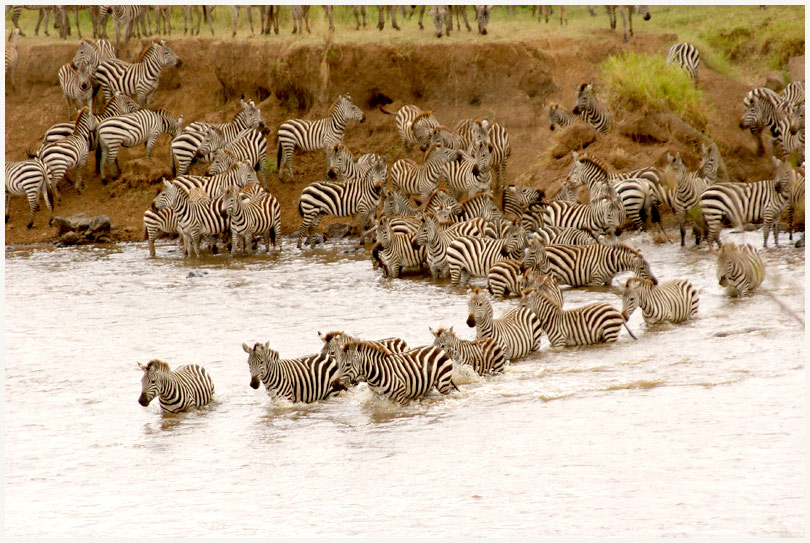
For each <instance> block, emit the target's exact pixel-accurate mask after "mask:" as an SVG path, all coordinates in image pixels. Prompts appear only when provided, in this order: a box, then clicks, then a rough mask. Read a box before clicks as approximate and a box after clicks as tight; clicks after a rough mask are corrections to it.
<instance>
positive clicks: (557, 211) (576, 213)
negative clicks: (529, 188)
mask: <svg viewBox="0 0 810 543" xmlns="http://www.w3.org/2000/svg"><path fill="white" fill-rule="evenodd" d="M623 215H624V213H623V209H622V208H621V206H620V205H619V203H618V202H617V201H616V200H615V199H614V198H611V197H610V196H603V197H602V198H600V199H598V200H596V201H592V202H591V203H590V204H576V203H571V202H559V201H557V202H551V203H549V204H548V205H547V206H546V209H545V212H544V214H543V224H544V225H549V226H560V227H569V228H579V229H580V230H587V231H591V232H593V233H595V234H610V235H618V234H619V233H620V228H621V225H622V223H623V222H624V221H623Z"/></svg>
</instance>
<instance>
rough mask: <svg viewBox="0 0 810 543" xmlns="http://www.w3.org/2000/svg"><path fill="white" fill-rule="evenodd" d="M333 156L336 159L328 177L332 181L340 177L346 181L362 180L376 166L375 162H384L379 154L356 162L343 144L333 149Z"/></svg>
mask: <svg viewBox="0 0 810 543" xmlns="http://www.w3.org/2000/svg"><path fill="white" fill-rule="evenodd" d="M332 156H333V157H334V159H333V162H332V167H331V168H329V171H328V172H327V174H326V176H327V177H329V178H330V179H335V178H336V177H337V176H338V175H340V176H342V177H343V179H344V181H358V180H360V179H362V178H363V176H364V175H366V173H367V172H368V170H369V169H370V168H371V167H372V166H373V165H374V163H375V161H380V160H384V159H383V158H382V157H381V156H380V155H378V154H375V153H366V154H365V155H363V156H361V157H360V158H358V159H357V162H355V161H354V157H352V153H351V152H350V151H349V150H348V149H346V146H345V145H343V143H342V142H338V143H336V144H335V145H334V146H333V147H332Z"/></svg>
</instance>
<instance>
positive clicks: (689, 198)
mask: <svg viewBox="0 0 810 543" xmlns="http://www.w3.org/2000/svg"><path fill="white" fill-rule="evenodd" d="M667 162H669V164H670V167H671V168H672V171H673V172H674V174H675V191H674V193H673V195H672V197H671V205H672V211H673V212H674V213H675V217H676V218H677V219H678V227H679V228H680V230H681V247H683V246H684V245H685V243H686V223H687V220H689V221H691V222H692V223H693V225H692V233H693V234H694V236H695V245H700V236H701V234H700V229H701V227H702V221H701V219H700V216H699V213H700V208H699V203H700V196H701V194H703V191H705V190H706V188H707V187H708V186H709V181H708V180H707V179H703V178H702V177H699V176H698V173H699V172H691V173H689V172H687V171H686V166H685V165H684V163H683V160H682V159H681V154H680V153H676V154H675V157H672V156H671V155H670V154H669V153H667ZM696 208H697V209H696ZM693 210H694V211H693Z"/></svg>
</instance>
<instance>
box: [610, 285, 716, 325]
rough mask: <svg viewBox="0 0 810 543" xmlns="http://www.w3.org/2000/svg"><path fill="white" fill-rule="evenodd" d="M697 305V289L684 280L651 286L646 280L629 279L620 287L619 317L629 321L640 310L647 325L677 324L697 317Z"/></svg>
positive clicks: (698, 300)
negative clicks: (620, 306) (634, 312)
mask: <svg viewBox="0 0 810 543" xmlns="http://www.w3.org/2000/svg"><path fill="white" fill-rule="evenodd" d="M699 302H700V296H699V295H698V291H697V289H696V288H695V287H694V286H693V285H692V283H690V282H689V281H686V280H685V279H678V280H674V281H666V282H665V283H661V284H660V285H654V284H653V283H652V281H648V280H647V279H642V278H641V277H631V278H629V279H628V280H627V282H626V283H625V284H624V292H623V293H622V316H623V317H624V319H625V320H629V319H630V315H632V314H633V311H635V310H636V308H638V307H640V308H641V314H642V316H643V317H644V322H646V323H647V324H659V323H662V322H671V323H674V324H678V323H681V322H684V321H687V320H689V319H691V318H693V317H694V316H695V315H697V310H698V303H699Z"/></svg>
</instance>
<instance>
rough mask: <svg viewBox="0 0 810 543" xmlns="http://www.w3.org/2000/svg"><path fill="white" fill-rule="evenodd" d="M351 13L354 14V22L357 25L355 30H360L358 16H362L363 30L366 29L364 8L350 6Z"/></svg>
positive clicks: (362, 6)
mask: <svg viewBox="0 0 810 543" xmlns="http://www.w3.org/2000/svg"><path fill="white" fill-rule="evenodd" d="M352 13H354V21H355V23H357V26H356V27H355V30H360V16H361V15H362V16H363V30H365V29H366V6H365V5H361V6H352Z"/></svg>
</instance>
